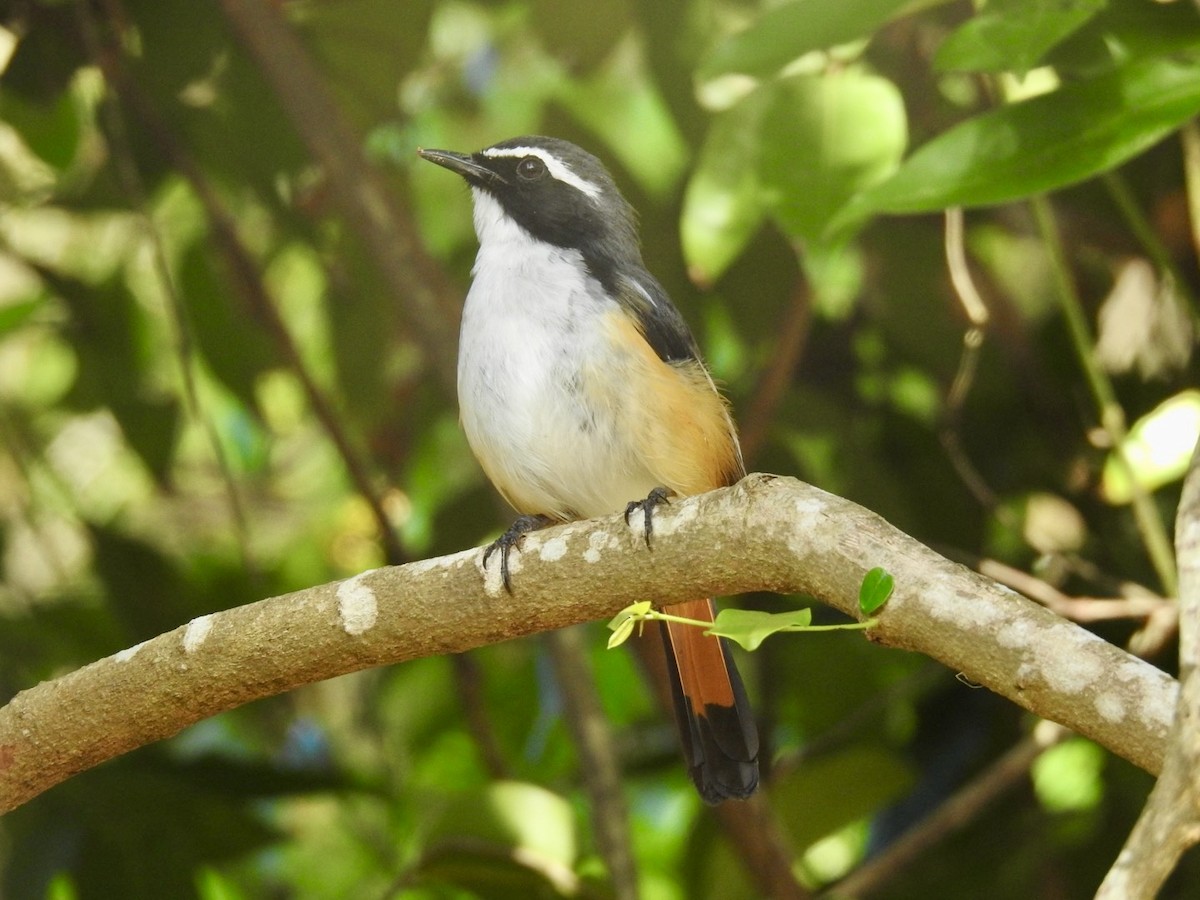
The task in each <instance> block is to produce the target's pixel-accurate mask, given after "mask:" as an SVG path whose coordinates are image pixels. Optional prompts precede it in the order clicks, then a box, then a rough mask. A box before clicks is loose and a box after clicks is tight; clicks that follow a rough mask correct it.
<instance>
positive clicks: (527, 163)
mask: <svg viewBox="0 0 1200 900" xmlns="http://www.w3.org/2000/svg"><path fill="white" fill-rule="evenodd" d="M545 174H546V164H545V163H544V162H542V161H541V160H540V159H538V158H537V157H536V156H526V157H525V158H524V159H522V160H521V161H520V162H519V163H517V175H518V177H520V178H521V179H523V180H525V181H536V180H537V179H539V178H541V177H542V176H543V175H545Z"/></svg>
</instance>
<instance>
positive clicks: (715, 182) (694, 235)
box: [679, 91, 769, 285]
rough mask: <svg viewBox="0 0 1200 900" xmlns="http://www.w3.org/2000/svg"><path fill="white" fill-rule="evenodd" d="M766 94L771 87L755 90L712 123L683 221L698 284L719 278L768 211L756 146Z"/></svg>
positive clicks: (691, 271) (686, 197) (685, 249)
mask: <svg viewBox="0 0 1200 900" xmlns="http://www.w3.org/2000/svg"><path fill="white" fill-rule="evenodd" d="M768 99H769V95H768V92H766V91H755V92H754V93H752V94H750V95H749V96H748V97H746V98H745V99H743V100H742V101H741V102H740V103H738V104H736V105H735V106H733V107H731V108H730V109H728V110H726V111H724V112H722V113H720V114H718V115H717V116H715V117H714V118H713V120H712V124H711V125H710V126H709V129H708V135H707V136H706V137H705V139H704V146H703V147H702V148H701V150H700V159H699V161H698V162H697V163H696V169H695V171H694V172H693V173H692V177H691V179H690V180H689V181H688V186H687V191H686V192H685V194H684V197H683V212H682V214H681V216H680V223H679V229H680V238H681V240H682V243H683V255H684V258H685V259H686V260H687V266H688V275H689V276H690V277H691V279H692V281H694V282H695V283H696V284H700V285H710V284H712V283H713V282H714V281H716V280H717V279H718V278H720V277H721V275H722V274H724V272H725V270H726V269H727V268H729V264H730V263H732V262H733V261H734V260H735V259H736V258H737V257H738V255H739V254H740V253H741V252H742V250H743V249H745V247H746V244H747V243H749V241H750V239H751V238H752V237H754V234H755V232H756V231H758V229H759V226H760V225H761V224H762V222H763V219H764V217H765V214H766V210H765V209H764V207H763V199H762V190H761V185H760V183H759V179H758V152H759V147H760V145H761V137H760V135H759V125H760V123H761V120H762V115H763V112H764V110H765V108H766V105H767V101H768Z"/></svg>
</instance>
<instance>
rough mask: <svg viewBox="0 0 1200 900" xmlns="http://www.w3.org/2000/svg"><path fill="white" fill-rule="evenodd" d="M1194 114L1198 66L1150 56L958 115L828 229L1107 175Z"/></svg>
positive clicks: (1014, 196) (1199, 99)
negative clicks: (960, 120)
mask: <svg viewBox="0 0 1200 900" xmlns="http://www.w3.org/2000/svg"><path fill="white" fill-rule="evenodd" d="M1197 110H1200V66H1198V65H1197V64H1196V62H1194V61H1188V62H1183V61H1180V60H1176V59H1150V60H1145V61H1143V62H1137V63H1133V64H1131V65H1129V66H1124V67H1122V68H1121V69H1118V70H1116V71H1114V72H1111V73H1109V74H1107V75H1103V76H1100V77H1098V78H1094V79H1091V80H1089V81H1084V82H1080V83H1078V84H1073V85H1069V86H1067V87H1063V88H1061V89H1059V90H1057V91H1054V92H1053V93H1050V94H1044V95H1042V96H1040V97H1035V98H1033V99H1032V100H1027V101H1024V102H1022V103H1015V104H1013V105H1011V106H1007V107H1004V108H1003V109H999V110H996V111H994V112H990V113H986V114H984V115H981V116H977V117H975V118H973V119H968V120H967V121H966V122H963V123H962V124H960V125H958V126H956V127H954V128H952V129H951V130H950V131H947V132H946V133H944V134H942V135H940V136H939V137H936V138H934V139H933V140H932V141H930V142H929V143H927V144H925V145H924V146H923V147H921V149H919V150H918V151H917V152H916V153H914V154H913V155H912V156H911V157H910V158H909V159H908V160H907V161H906V162H905V163H904V165H902V166H901V167H900V169H899V171H898V172H896V174H895V175H893V176H892V177H891V178H889V179H888V180H887V181H885V182H883V183H882V184H879V185H877V186H875V187H873V188H868V189H867V190H866V191H864V192H863V193H861V194H859V195H858V196H857V197H855V198H854V199H852V200H851V201H850V203H849V204H847V205H846V207H845V208H844V209H843V210H842V211H841V212H840V213H839V214H838V215H837V217H836V219H835V222H834V224H833V226H831V227H833V228H835V229H836V228H844V227H848V226H850V225H852V224H854V223H856V222H858V221H860V220H861V219H862V218H865V217H867V216H870V215H872V214H875V213H881V212H888V213H917V212H932V211H935V210H940V209H945V208H946V207H949V206H988V205H994V204H999V203H1007V202H1010V201H1013V200H1019V199H1021V198H1024V197H1029V196H1032V195H1034V194H1039V193H1042V192H1044V191H1049V190H1053V189H1055V188H1059V187H1064V186H1066V185H1069V184H1074V183H1075V182H1078V181H1082V180H1084V179H1086V178H1090V177H1092V176H1094V175H1097V174H1099V173H1101V172H1105V171H1108V170H1109V169H1112V168H1114V167H1116V166H1118V165H1120V164H1121V163H1123V162H1124V161H1125V160H1127V159H1129V158H1130V157H1132V156H1135V155H1137V154H1138V153H1140V152H1142V151H1143V150H1145V149H1147V148H1148V147H1150V146H1151V145H1153V144H1154V143H1156V142H1157V141H1159V140H1161V139H1162V138H1164V137H1165V136H1166V135H1168V134H1169V133H1170V132H1171V131H1172V130H1174V129H1175V128H1177V127H1179V126H1180V125H1181V124H1182V123H1183V122H1185V121H1187V120H1188V119H1189V118H1191V117H1192V116H1193V115H1195V114H1196V112H1197Z"/></svg>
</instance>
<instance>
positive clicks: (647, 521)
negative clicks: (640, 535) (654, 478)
mask: <svg viewBox="0 0 1200 900" xmlns="http://www.w3.org/2000/svg"><path fill="white" fill-rule="evenodd" d="M674 493H675V492H674V491H672V490H671V489H670V488H665V487H656V488H654V490H652V491H651V492H650V493H649V494H647V495H646V498H645V499H644V500H634V501H633V502H632V503H629V504H627V505H626V507H625V524H626V525H629V526H632V525H633V523H632V522H630V521H629V517H630V516H632V515H633V514H634V513H635V512H637V511H638V510H641V511H642V521H643V523H644V525H643V527H644V529H645V533H646V547H647V549H649V547H650V538H651V537H652V536H653V534H654V510H655V509H657V508H658V507H659V506H662V505H663V504H664V503H666V504H670V502H671V495H672V494H674Z"/></svg>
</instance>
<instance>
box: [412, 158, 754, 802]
mask: <svg viewBox="0 0 1200 900" xmlns="http://www.w3.org/2000/svg"><path fill="white" fill-rule="evenodd" d="M417 153H418V154H419V156H420V157H422V158H423V159H425V160H428V161H429V162H432V163H435V164H437V165H439V166H442V167H444V168H446V169H448V170H450V171H451V172H454V173H456V174H458V175H459V176H461V177H462V178H463V179H464V180H465V181H466V183H467V185H468V186H469V187H470V191H471V195H472V207H473V220H474V226H475V232H476V236H477V238H478V241H479V251H478V254H477V256H476V259H475V264H474V267H473V268H472V273H471V274H472V279H471V285H470V288H469V290H468V292H467V297H466V301H465V303H464V305H463V312H462V322H461V330H460V334H459V350H458V372H457V378H458V403H459V414H460V421H461V424H462V427H463V430H464V432H465V434H466V438H467V442H468V444H469V445H470V447H471V450H472V452H473V453H474V455H475V457H476V459H477V460H478V461H479V464H480V466H481V467H482V469H483V471H484V473H485V474H486V475H487V477H488V479H489V480H490V481H491V483H492V484H493V485H494V486H495V488H496V489H497V491H498V492H499V493H500V494H501V496H502V497H503V498H504V499H505V500H506V501H507V502H508V503H509V505H511V506H512V507H513V509H514V510H516V512H517V513H518V518H517V519H516V521H515V522H514V523H513V525H512V527H510V528H509V529H508V530H507V531H506V532H505V533H504V534H503V535H502V536H501V537H500V538H498V539H497V540H496V541H495V542H494V543H493V544H491V545H490V546H489V547H488V548H487V550H486V551H485V554H484V565H485V566H486V565H487V563H488V559H489V557H490V556H491V555H493V554H494V553H498V554H499V557H500V566H501V571H502V573H503V580H504V584H505V586H506V587H507V588H509V589H510V590H511V581H510V574H509V567H508V560H509V554H510V553H511V552H514V551H516V552H519V549H520V543H521V540H522V538H523V536H524V535H525V534H527V533H528V532H530V531H533V530H536V529H539V528H542V527H546V526H549V525H551V524H555V523H562V522H568V521H574V520H578V519H587V518H593V517H597V516H603V515H610V514H614V513H617V512H621V511H622V510H623V511H624V513H625V518H626V521H627V522H629V521H630V516H631V515H634V514H635V513H636V512H637V511H639V510H641V511H642V512H643V514H644V516H645V518H644V524H645V535H646V540H647V543H649V540H650V535H651V533H652V530H653V512H654V509H655V507H657V506H658V505H659V504H661V503H664V502H669V498H670V497H671V496H689V495H693V494H699V493H703V492H705V491H710V490H714V489H716V488H719V487H724V486H727V485H731V484H733V483H735V482H736V481H738V480H739V479H740V478H741V477H743V475H744V474H745V468H744V465H743V462H742V455H741V449H740V445H739V443H738V438H737V430H736V427H735V425H734V422H733V418H732V416H731V414H730V412H729V407H728V404H727V402H726V401H725V399H724V398H723V397H722V395H721V394H720V392H719V391H718V390H717V387H716V385H715V384H714V382H713V379H712V377H711V376H710V374H709V372H708V369H707V368H706V367H705V365H704V362H703V361H702V359H701V356H700V350H699V347H698V346H697V343H696V340H695V338H694V337H693V336H692V333H691V331H690V330H689V329H688V326H687V323H686V322H685V321H684V319H683V316H682V315H681V314H680V312H679V310H678V309H677V308H676V307H675V305H674V304H673V303H672V302H671V299H670V297H669V296H668V295H667V292H666V291H665V290H664V289H663V287H662V285H661V284H659V282H658V281H657V280H656V279H655V278H654V276H653V275H651V274H650V272H649V271H647V269H646V266H645V263H644V262H643V260H642V252H641V243H640V238H639V234H638V225H637V218H636V213H635V212H634V210H633V208H632V207H631V206H630V204H629V203H628V202H627V201H626V200H625V198H624V197H623V196H622V195H621V192H620V191H619V189H618V188H617V185H616V183H615V182H614V180H613V178H612V176H611V175H610V174H609V172H608V170H607V169H606V168H605V167H604V164H603V163H602V162H601V161H600V160H599V159H597V158H596V157H595V156H593V155H592V154H591V153H589V152H587V151H586V150H584V149H582V148H581V147H578V146H576V145H575V144H573V143H570V142H569V141H566V140H562V139H559V138H552V137H545V136H541V135H525V136H521V137H515V138H510V139H508V140H504V141H501V142H499V143H496V144H493V145H491V146H489V147H486V148H484V149H482V150H479V151H477V152H473V153H460V152H455V151H449V150H434V149H419V150H418V151H417ZM664 611H665V612H668V613H672V614H675V615H678V616H683V617H687V618H693V619H701V620H705V621H712V619H713V616H714V607H713V603H712V600H711V599H699V600H695V601H689V602H684V603H675V604H671V605H669V606H666V607H664ZM659 627H660V629H661V631H662V637H663V645H664V649H665V650H666V657H667V661H668V672H669V675H670V678H671V684H672V694H673V697H674V706H675V713H676V719H677V723H678V726H679V735H680V741H681V744H682V747H683V751H684V757H685V761H686V763H687V766H688V770H689V773H690V775H691V778H692V780H693V782H694V783H695V785H696V788H697V790H698V791H699V793H700V796H701V797H702V798H703V799H704V800H705V801H706V802H707V803H709V804H716V803H720V802H722V801H724V800H727V799H745V798H747V797H749V796H750V795H751V794H752V793H753V792H754V790H755V789H756V788H757V786H758V780H759V769H758V750H759V740H758V731H757V728H756V725H755V722H754V717H753V715H752V712H751V709H750V704H749V701H748V699H747V696H746V691H745V688H744V686H743V684H742V680H741V676H740V675H739V674H738V671H737V669H736V667H735V666H734V662H733V659H732V657H731V655H730V652H729V647H728V644H727V642H726V641H725V639H723V638H718V637H712V636H708V635H705V634H704V632H703V631H702V630H701V629H699V628H696V627H694V626H687V625H682V624H675V623H659Z"/></svg>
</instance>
